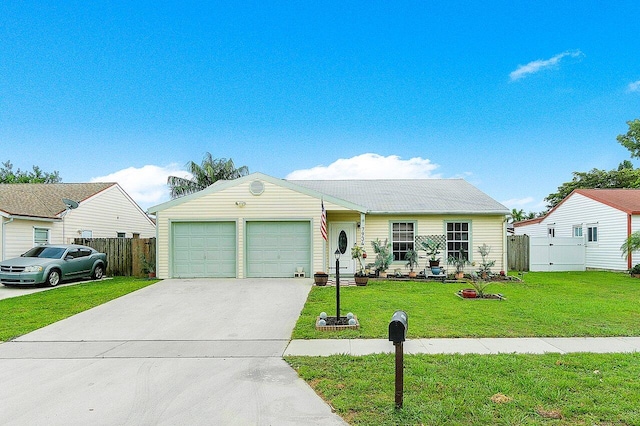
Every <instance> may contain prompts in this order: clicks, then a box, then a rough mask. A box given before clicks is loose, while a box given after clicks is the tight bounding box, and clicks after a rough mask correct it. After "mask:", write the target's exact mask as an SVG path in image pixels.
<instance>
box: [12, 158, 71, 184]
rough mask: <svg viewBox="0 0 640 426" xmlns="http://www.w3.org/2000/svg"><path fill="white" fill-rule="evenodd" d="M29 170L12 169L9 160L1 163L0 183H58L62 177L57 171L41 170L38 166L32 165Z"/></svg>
mask: <svg viewBox="0 0 640 426" xmlns="http://www.w3.org/2000/svg"><path fill="white" fill-rule="evenodd" d="M32 169H33V170H32V171H30V172H26V171H22V170H20V169H17V170H16V171H15V172H14V171H13V164H11V161H6V162H4V163H2V167H0V183H60V182H62V179H61V178H60V174H59V173H58V172H57V171H54V172H53V173H48V172H43V171H42V169H40V167H38V166H33V168H32Z"/></svg>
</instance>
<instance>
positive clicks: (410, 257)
mask: <svg viewBox="0 0 640 426" xmlns="http://www.w3.org/2000/svg"><path fill="white" fill-rule="evenodd" d="M404 260H406V261H407V267H408V268H409V271H410V272H409V276H410V277H415V275H416V274H415V272H413V269H414V268H415V267H416V266H417V265H418V252H417V251H415V250H414V249H409V250H407V252H406V253H405V255H404Z"/></svg>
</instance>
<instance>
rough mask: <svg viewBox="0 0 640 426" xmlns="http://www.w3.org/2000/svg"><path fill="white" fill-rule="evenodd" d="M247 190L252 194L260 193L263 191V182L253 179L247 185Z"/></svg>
mask: <svg viewBox="0 0 640 426" xmlns="http://www.w3.org/2000/svg"><path fill="white" fill-rule="evenodd" d="M249 192H251V193H252V194H253V195H260V194H262V193H263V192H264V183H263V182H262V181H261V180H254V181H253V182H251V184H250V185H249Z"/></svg>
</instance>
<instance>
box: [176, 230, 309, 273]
mask: <svg viewBox="0 0 640 426" xmlns="http://www.w3.org/2000/svg"><path fill="white" fill-rule="evenodd" d="M172 233H173V244H172V247H173V249H172V253H171V256H172V276H173V277H175V278H232V277H236V276H237V270H238V267H237V260H238V238H237V232H236V222H176V223H173V225H172ZM244 259H245V262H244V263H245V271H246V276H247V277H264V278H278V277H293V274H294V272H295V270H296V268H297V267H303V268H304V270H305V271H309V270H310V266H311V225H310V222H308V221H285V222H270V221H251V222H246V229H245V250H244Z"/></svg>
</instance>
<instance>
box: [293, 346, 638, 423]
mask: <svg viewBox="0 0 640 426" xmlns="http://www.w3.org/2000/svg"><path fill="white" fill-rule="evenodd" d="M286 360H287V361H288V362H289V363H290V364H291V366H292V367H293V368H294V369H295V370H296V371H297V372H298V374H299V375H300V376H301V377H302V378H303V379H304V380H306V381H307V382H308V383H309V384H310V385H311V386H312V387H313V388H314V389H315V391H316V392H317V393H318V394H319V395H321V396H322V397H323V398H324V399H325V400H326V401H327V402H328V403H329V404H330V405H331V406H332V407H333V408H335V410H336V412H337V414H339V415H340V416H341V417H342V418H343V419H345V420H346V421H347V422H349V424H353V425H538V424H545V425H550V424H552V425H638V424H640V381H638V377H640V353H628V354H588V353H575V354H564V355H560V354H545V355H513V354H500V355H405V357H404V404H403V408H401V409H399V410H396V409H395V394H394V389H395V388H394V384H395V369H394V366H395V361H394V356H393V355H391V354H379V355H369V356H363V357H352V356H347V355H336V356H331V357H287V358H286Z"/></svg>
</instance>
